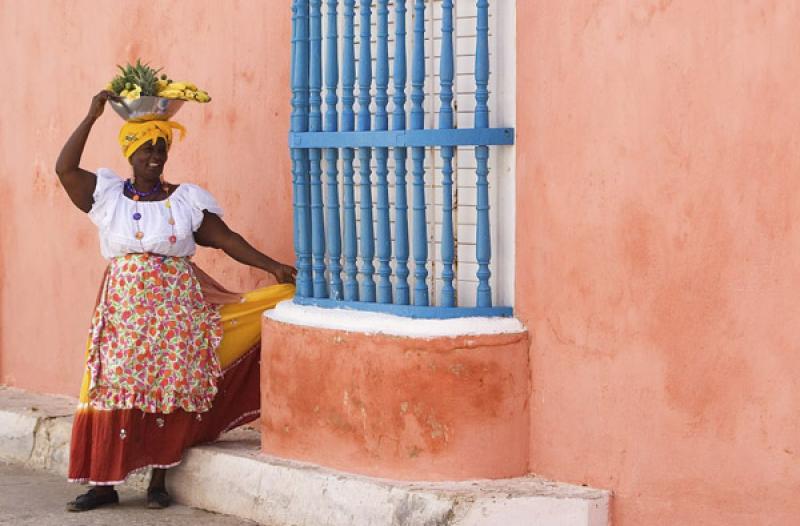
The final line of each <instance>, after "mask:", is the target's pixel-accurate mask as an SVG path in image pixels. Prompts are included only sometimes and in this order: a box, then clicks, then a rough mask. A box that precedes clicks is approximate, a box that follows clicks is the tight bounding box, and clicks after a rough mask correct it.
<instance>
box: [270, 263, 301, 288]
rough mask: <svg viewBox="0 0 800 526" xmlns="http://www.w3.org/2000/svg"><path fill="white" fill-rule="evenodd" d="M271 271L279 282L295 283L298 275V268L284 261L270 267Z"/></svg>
mask: <svg viewBox="0 0 800 526" xmlns="http://www.w3.org/2000/svg"><path fill="white" fill-rule="evenodd" d="M269 272H270V274H272V275H273V276H275V279H276V280H278V283H294V281H295V278H296V277H297V269H295V268H294V267H292V266H290V265H284V264H282V263H278V264H277V265H275V267H273V268H272V269H270V271H269Z"/></svg>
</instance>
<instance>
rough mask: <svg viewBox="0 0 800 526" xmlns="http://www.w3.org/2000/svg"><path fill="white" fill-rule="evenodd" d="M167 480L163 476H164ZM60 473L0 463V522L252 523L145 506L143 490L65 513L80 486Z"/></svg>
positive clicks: (126, 490)
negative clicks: (108, 503) (116, 501)
mask: <svg viewBox="0 0 800 526" xmlns="http://www.w3.org/2000/svg"><path fill="white" fill-rule="evenodd" d="M167 483H168V484H169V482H167ZM85 489H86V488H85V487H83V486H79V485H77V484H68V483H67V482H66V480H64V477H60V476H58V475H53V474H50V473H46V472H43V471H35V470H32V469H29V468H25V467H22V466H20V465H19V464H3V463H0V525H9V526H12V525H13V526H28V525H30V526H33V525H35V526H62V525H63V526H68V525H81V526H95V525H97V526H108V525H110V524H124V525H126V526H145V525H151V524H153V525H156V524H157V525H165V526H183V525H186V526H190V525H191V526H240V525H255V524H256V523H254V522H250V521H246V520H243V519H239V518H236V517H231V516H229V515H218V514H216V513H210V512H207V511H202V510H198V509H195V508H189V507H187V506H181V505H177V504H175V505H172V506H170V507H169V508H167V509H165V510H148V509H147V508H145V498H144V493H143V492H142V491H141V490H137V489H133V488H131V487H126V486H125V485H123V486H120V487H119V488H117V489H118V490H119V496H120V504H119V505H116V506H110V507H103V508H98V509H96V510H93V511H88V512H83V513H70V512H68V511H65V510H64V504H65V503H66V502H67V501H70V500H72V499H73V498H74V497H75V496H76V495H78V494H80V493H82V492H83V491H85Z"/></svg>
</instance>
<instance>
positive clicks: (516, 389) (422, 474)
mask: <svg viewBox="0 0 800 526" xmlns="http://www.w3.org/2000/svg"><path fill="white" fill-rule="evenodd" d="M414 321H416V322H420V320H413V321H412V323H413V322H414ZM261 334H262V340H261V344H262V349H261V414H262V417H261V423H262V434H261V447H262V450H263V451H264V452H265V453H268V454H271V455H275V456H279V457H282V458H291V459H296V460H302V461H306V462H313V463H315V464H320V465H322V466H326V467H331V468H335V469H339V470H343V471H347V472H352V473H362V474H365V475H370V476H374V477H381V478H389V479H405V480H465V479H485V478H507V477H514V476H521V475H525V474H526V473H527V469H528V427H529V420H528V417H529V411H528V397H529V394H530V389H529V384H528V380H529V379H528V347H529V345H528V335H527V333H525V332H514V333H506V334H484V335H469V336H463V335H462V336H456V337H434V338H414V337H400V336H390V335H386V334H371V333H357V332H346V331H340V330H328V329H317V328H311V327H304V326H300V325H294V324H291V323H283V322H279V321H275V320H272V319H267V318H265V319H264V323H263V331H262V333H261Z"/></svg>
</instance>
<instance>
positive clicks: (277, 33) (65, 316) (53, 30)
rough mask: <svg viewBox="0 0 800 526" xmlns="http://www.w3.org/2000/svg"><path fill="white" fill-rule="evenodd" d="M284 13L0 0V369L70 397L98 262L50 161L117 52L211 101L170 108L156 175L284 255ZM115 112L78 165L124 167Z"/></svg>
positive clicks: (92, 237)
mask: <svg viewBox="0 0 800 526" xmlns="http://www.w3.org/2000/svg"><path fill="white" fill-rule="evenodd" d="M290 16H291V12H290V10H289V1H288V0H281V1H278V0H269V1H259V0H249V1H238V2H233V1H232V2H224V3H220V2H214V1H211V0H197V1H193V2H190V3H181V2H169V3H163V2H144V1H134V2H125V3H124V4H122V3H117V2H99V3H98V2H90V1H84V0H81V1H74V0H69V1H49V2H3V5H2V8H0V44H1V45H0V64H1V65H2V71H3V77H4V78H5V80H6V82H5V84H6V89H4V90H3V94H2V97H0V100H2V102H0V107H2V116H3V118H2V120H1V121H0V207H1V208H0V209H1V210H2V212H0V218H2V220H0V270H2V275H0V383H4V384H8V385H14V386H18V387H23V388H28V389H34V390H37V391H43V392H49V393H65V394H73V395H77V391H78V387H79V383H80V377H81V370H82V360H83V353H84V348H85V343H84V342H85V337H86V330H87V328H88V323H89V319H90V316H91V309H92V305H93V302H94V298H95V294H96V291H97V288H98V286H99V281H100V278H101V275H102V269H103V266H104V262H103V260H102V258H101V257H100V255H99V247H98V242H97V235H96V230H95V227H94V226H93V225H92V224H91V222H90V221H89V220H88V218H87V217H85V215H84V214H83V213H82V212H80V211H79V210H78V209H77V208H75V207H74V206H73V205H72V203H71V202H70V201H69V200H68V198H67V196H66V193H65V192H64V191H63V189H62V188H61V186H60V184H59V182H58V179H57V178H56V176H55V173H54V171H53V166H54V165H55V160H56V157H57V156H58V152H59V151H60V149H61V146H62V145H63V143H64V141H65V140H66V139H67V137H68V136H69V134H70V133H71V132H72V130H73V129H74V127H75V126H76V125H77V124H78V122H79V121H80V120H81V119H82V118H83V117H84V115H85V114H86V110H87V109H88V107H89V101H90V99H91V97H92V96H93V95H94V94H95V93H96V92H97V91H99V90H100V89H102V87H103V86H105V84H106V82H108V80H110V78H111V77H112V76H113V75H114V72H115V67H114V66H115V64H118V63H124V62H125V61H128V60H134V59H136V58H137V57H141V58H143V59H145V60H147V61H150V62H151V63H152V64H153V65H161V66H164V67H165V68H166V70H167V71H168V72H169V73H170V74H171V75H172V76H173V78H175V79H187V80H191V81H193V82H195V83H197V84H198V85H200V86H201V87H203V88H205V89H207V90H208V91H209V92H210V93H211V95H212V97H214V100H213V101H212V102H211V103H210V104H208V105H199V104H193V103H187V104H186V105H184V107H183V109H182V110H181V112H180V113H179V114H178V116H177V118H176V120H178V121H179V122H181V123H183V124H185V125H186V126H187V127H188V134H187V137H186V139H185V140H184V141H183V142H182V143H176V145H175V146H174V148H173V149H172V151H171V152H170V161H169V164H168V165H167V170H166V171H165V175H166V177H167V180H170V181H172V182H183V181H187V182H188V181H191V182H195V183H198V184H200V185H202V186H204V187H206V188H207V189H209V190H210V191H211V192H212V193H213V194H214V195H215V196H216V197H217V198H218V199H219V201H220V202H221V204H222V206H223V208H224V209H225V211H226V215H225V219H226V221H227V222H228V224H229V225H230V226H231V227H232V228H234V229H235V230H237V231H239V232H240V233H241V234H243V235H244V236H245V237H246V238H247V239H249V240H251V242H252V243H253V244H254V245H255V246H257V247H259V248H260V249H262V250H264V251H265V252H267V253H269V254H271V255H273V256H275V257H277V258H281V259H283V260H285V261H291V259H290V256H291V251H292V243H291V235H292V228H291V217H292V216H291V183H290V173H289V159H288V150H287V148H286V131H287V129H288V114H289V94H288V93H289V91H288V87H289V52H288V44H287V43H288V42H289V40H290V34H289V30H290V22H291V18H290ZM281 50H283V51H284V52H281ZM121 123H122V121H121V119H120V118H119V117H118V116H117V115H116V114H114V113H113V112H112V110H111V109H110V108H108V109H107V110H106V114H104V115H103V116H102V118H101V119H100V121H98V123H97V124H96V126H95V129H94V131H93V133H92V135H91V137H90V138H89V142H88V146H87V149H86V153H85V156H84V162H83V166H84V167H86V168H88V169H96V168H97V167H99V166H110V167H112V168H114V169H116V170H117V171H118V173H120V174H128V172H129V168H128V165H127V163H126V161H125V160H124V158H123V157H122V155H121V154H120V152H119V149H118V146H117V142H116V136H117V133H118V131H119V126H120V124H121ZM197 261H198V263H200V264H201V266H203V267H205V268H206V269H207V270H208V271H209V272H210V273H211V274H213V275H215V276H216V277H217V278H218V279H219V280H220V281H222V282H223V283H224V284H225V285H227V286H229V287H231V288H233V289H246V288H249V287H253V286H255V285H259V284H264V283H267V282H268V279H269V278H268V277H267V275H266V274H265V273H263V272H260V271H255V270H249V269H247V268H245V267H242V266H241V265H239V264H238V263H235V262H233V261H232V260H229V259H228V258H227V257H226V256H225V255H224V254H222V253H213V252H212V251H210V250H208V249H200V255H199V256H198V257H197Z"/></svg>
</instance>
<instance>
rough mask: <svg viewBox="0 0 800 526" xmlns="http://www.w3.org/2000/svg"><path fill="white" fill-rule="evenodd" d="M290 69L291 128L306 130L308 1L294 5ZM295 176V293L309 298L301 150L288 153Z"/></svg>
mask: <svg viewBox="0 0 800 526" xmlns="http://www.w3.org/2000/svg"><path fill="white" fill-rule="evenodd" d="M295 6H296V11H295V25H294V27H295V39H294V47H295V54H294V59H295V61H294V67H293V68H292V70H293V71H292V109H293V110H292V129H293V130H294V131H298V132H305V131H308V104H309V101H308V97H309V93H308V88H309V86H308V0H296V3H295ZM292 160H293V163H292V168H293V172H294V177H295V188H296V191H295V198H296V201H295V210H296V215H295V217H296V221H295V229H296V239H297V294H298V295H299V296H302V297H310V296H312V295H313V288H312V283H311V214H310V212H311V211H310V209H309V188H308V186H309V185H308V153H307V152H306V151H305V150H304V149H301V148H295V149H293V151H292Z"/></svg>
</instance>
